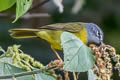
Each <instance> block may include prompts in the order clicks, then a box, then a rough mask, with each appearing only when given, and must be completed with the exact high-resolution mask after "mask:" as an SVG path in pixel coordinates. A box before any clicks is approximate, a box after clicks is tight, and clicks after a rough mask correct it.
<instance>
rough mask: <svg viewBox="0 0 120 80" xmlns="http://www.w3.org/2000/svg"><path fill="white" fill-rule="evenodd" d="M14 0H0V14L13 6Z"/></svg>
mask: <svg viewBox="0 0 120 80" xmlns="http://www.w3.org/2000/svg"><path fill="white" fill-rule="evenodd" d="M15 2H16V0H0V12H1V11H3V10H6V9H8V8H10V7H11V6H13V5H14V4H15Z"/></svg>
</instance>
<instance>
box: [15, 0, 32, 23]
mask: <svg viewBox="0 0 120 80" xmlns="http://www.w3.org/2000/svg"><path fill="white" fill-rule="evenodd" d="M31 5H32V0H17V2H16V6H17V7H16V19H15V20H14V21H13V22H15V21H17V20H18V18H19V17H20V16H22V15H23V14H25V13H26V12H27V11H28V10H29V8H30V7H31Z"/></svg>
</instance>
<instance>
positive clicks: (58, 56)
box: [51, 47, 63, 62]
mask: <svg viewBox="0 0 120 80" xmlns="http://www.w3.org/2000/svg"><path fill="white" fill-rule="evenodd" d="M51 49H52V50H53V52H54V53H55V55H56V57H57V58H58V59H59V60H61V61H62V62H63V60H62V58H61V57H60V55H59V54H58V53H57V52H56V50H55V49H54V48H52V47H51Z"/></svg>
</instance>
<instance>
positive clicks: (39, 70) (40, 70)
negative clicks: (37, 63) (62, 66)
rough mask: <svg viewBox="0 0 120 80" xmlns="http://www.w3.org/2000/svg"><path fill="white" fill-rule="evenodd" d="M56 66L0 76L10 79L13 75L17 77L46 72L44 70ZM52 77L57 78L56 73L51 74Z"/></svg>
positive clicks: (0, 77)
mask: <svg viewBox="0 0 120 80" xmlns="http://www.w3.org/2000/svg"><path fill="white" fill-rule="evenodd" d="M54 68H56V67H49V68H45V69H38V70H34V71H28V72H20V73H15V74H14V75H13V74H12V75H3V76H0V79H9V78H13V76H14V77H15V78H16V77H21V76H25V75H32V74H38V73H40V72H44V71H48V70H51V69H54ZM50 75H51V76H52V77H54V78H57V76H56V75H54V74H50Z"/></svg>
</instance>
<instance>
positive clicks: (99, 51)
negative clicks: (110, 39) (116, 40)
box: [89, 44, 120, 80]
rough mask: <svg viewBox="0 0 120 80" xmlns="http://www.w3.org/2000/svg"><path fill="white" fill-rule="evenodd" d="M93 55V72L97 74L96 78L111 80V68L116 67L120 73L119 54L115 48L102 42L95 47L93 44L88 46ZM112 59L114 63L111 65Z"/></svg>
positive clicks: (98, 79)
mask: <svg viewBox="0 0 120 80" xmlns="http://www.w3.org/2000/svg"><path fill="white" fill-rule="evenodd" d="M89 47H90V48H91V49H92V51H93V53H94V55H95V60H96V63H95V66H94V67H93V71H94V73H95V74H96V75H97V80H111V77H112V75H113V69H114V68H116V69H117V70H118V71H119V73H120V55H117V54H116V51H115V49H114V48H113V47H112V46H110V45H105V44H102V45H100V47H97V46H96V45H94V44H90V46H89ZM112 61H114V62H116V65H115V66H113V65H112Z"/></svg>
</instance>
